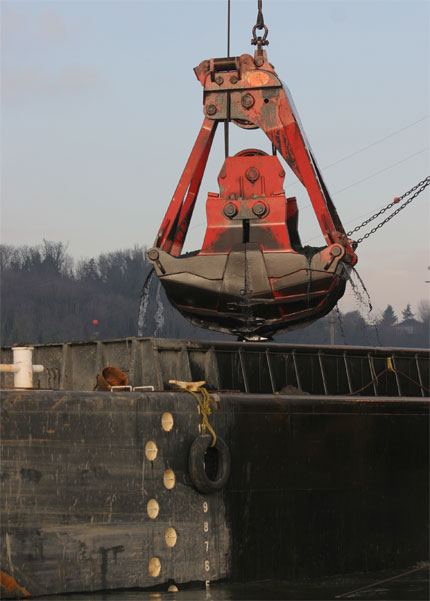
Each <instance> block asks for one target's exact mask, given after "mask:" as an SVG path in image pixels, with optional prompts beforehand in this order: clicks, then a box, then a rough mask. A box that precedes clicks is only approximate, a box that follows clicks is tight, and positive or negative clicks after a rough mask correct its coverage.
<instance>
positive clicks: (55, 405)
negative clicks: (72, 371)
mask: <svg viewBox="0 0 430 601" xmlns="http://www.w3.org/2000/svg"><path fill="white" fill-rule="evenodd" d="M65 400H67V396H66V395H65V396H62V397H61V398H60V399H58V401H57V402H56V403H55V404H54V405H52V411H53V410H54V409H57V407H59V406H60V405H61V404H62V403H64V401H65Z"/></svg>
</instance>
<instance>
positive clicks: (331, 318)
mask: <svg viewBox="0 0 430 601" xmlns="http://www.w3.org/2000/svg"><path fill="white" fill-rule="evenodd" d="M330 344H334V310H333V311H331V313H330Z"/></svg>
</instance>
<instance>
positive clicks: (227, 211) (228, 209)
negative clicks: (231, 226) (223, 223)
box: [223, 202, 237, 219]
mask: <svg viewBox="0 0 430 601" xmlns="http://www.w3.org/2000/svg"><path fill="white" fill-rule="evenodd" d="M223 213H224V215H225V216H226V217H228V218H229V219H231V218H232V217H234V216H235V215H236V213H237V209H236V207H235V205H234V204H233V203H232V202H229V203H228V205H225V207H224V209H223Z"/></svg>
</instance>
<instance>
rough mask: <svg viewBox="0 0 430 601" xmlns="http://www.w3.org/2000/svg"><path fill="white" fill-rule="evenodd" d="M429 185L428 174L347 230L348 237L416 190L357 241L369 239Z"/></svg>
mask: <svg viewBox="0 0 430 601" xmlns="http://www.w3.org/2000/svg"><path fill="white" fill-rule="evenodd" d="M429 185H430V176H427V177H426V178H425V179H423V180H422V181H420V182H419V183H418V184H417V185H416V186H414V187H413V188H411V189H410V190H408V191H407V192H405V193H404V194H402V195H401V196H399V197H398V198H396V199H395V200H393V201H392V202H390V203H389V204H387V206H386V207H384V208H383V209H381V210H380V211H378V212H377V213H375V214H374V215H372V217H369V219H366V220H365V221H363V223H361V224H360V225H357V227H355V228H354V229H353V230H351V231H350V232H347V234H346V235H347V236H348V237H350V236H352V235H353V234H355V232H358V230H361V228H362V227H364V226H366V225H367V224H368V223H370V222H371V221H373V220H374V219H376V218H377V217H379V216H380V215H382V214H383V213H385V211H388V210H389V209H391V208H392V207H393V206H394V205H395V204H398V203H399V202H400V201H401V200H403V199H404V198H406V197H407V196H409V194H412V192H415V194H413V195H412V196H411V197H410V198H408V199H407V200H406V202H405V203H404V204H402V205H401V206H400V207H399V208H398V209H396V210H395V211H394V212H393V213H391V215H389V216H388V217H386V218H385V219H384V220H383V221H381V223H378V225H377V226H376V227H374V228H372V229H371V230H370V232H367V233H366V234H364V236H362V237H361V238H359V239H358V240H356V241H355V243H356V244H360V242H363V240H367V238H369V236H371V235H372V234H374V233H375V232H377V231H378V230H379V229H381V227H382V226H384V225H385V224H386V223H388V222H389V221H390V220H391V219H392V218H393V217H395V216H396V215H397V214H398V213H400V211H402V210H403V209H404V208H405V207H407V206H408V204H409V203H410V202H412V201H413V200H414V199H415V198H416V197H417V196H418V195H419V194H421V192H423V191H424V190H425V189H426V188H427V186H429Z"/></svg>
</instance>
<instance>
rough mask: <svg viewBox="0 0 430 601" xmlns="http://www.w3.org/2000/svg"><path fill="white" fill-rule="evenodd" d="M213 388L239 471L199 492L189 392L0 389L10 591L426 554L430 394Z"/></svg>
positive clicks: (218, 422)
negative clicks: (191, 467) (192, 470)
mask: <svg viewBox="0 0 430 601" xmlns="http://www.w3.org/2000/svg"><path fill="white" fill-rule="evenodd" d="M213 398H214V400H215V401H217V403H218V406H219V409H218V410H213V413H212V415H211V416H210V421H211V423H212V425H213V426H214V428H215V431H216V432H217V434H218V435H219V436H222V437H223V439H224V440H225V442H226V443H227V445H228V446H229V448H230V452H231V462H232V463H231V475H230V479H229V481H228V483H227V485H226V487H225V488H224V489H223V490H221V491H219V492H215V493H213V494H204V495H203V494H200V493H198V492H197V491H196V490H195V489H194V487H193V486H192V482H191V480H190V476H189V473H188V468H187V458H188V451H189V448H190V445H191V443H192V442H193V440H194V439H195V437H196V436H197V435H198V433H199V424H201V415H200V414H199V412H198V410H197V403H196V401H195V399H194V398H193V397H192V396H191V395H188V394H186V393H174V392H153V393H138V392H130V393H120V392H118V393H108V392H79V391H76V392H70V391H69V392H66V391H11V390H10V391H3V392H2V462H1V469H2V474H1V485H2V495H1V499H2V507H1V512H2V523H1V528H2V541H3V542H2V552H1V570H2V582H3V585H4V586H3V591H2V592H3V596H4V598H14V597H15V596H16V595H18V596H25V595H26V593H29V594H31V595H43V594H54V593H64V592H72V591H95V590H101V589H114V588H131V587H152V586H155V585H165V587H166V589H167V585H168V584H169V583H172V582H175V583H181V582H188V581H205V580H217V579H220V578H230V579H233V580H236V581H237V580H252V579H265V578H278V579H300V578H306V577H315V576H325V575H329V574H336V573H347V572H355V571H366V570H376V569H383V568H404V567H408V566H410V565H413V564H415V563H416V562H418V561H423V560H426V559H427V555H428V544H427V543H428V538H427V523H428V442H429V441H428V425H429V422H428V413H429V402H428V399H424V398H418V397H416V398H406V397H403V398H394V397H391V398H387V397H380V398H375V397H373V398H372V397H362V398H358V397H356V398H342V397H339V396H337V397H333V396H322V395H319V396H318V395H303V394H302V395H289V396H288V395H273V394H244V393H239V394H231V393H230V394H225V393H224V394H217V393H215V394H213ZM166 413H170V415H171V416H172V418H173V426H172V428H171V429H170V430H166V429H164V428H163V425H162V424H163V421H162V418H163V415H165V414H166ZM149 441H152V442H154V443H155V444H156V447H157V453H156V457H155V458H154V457H153V454H152V455H149V458H148V456H147V455H148V454H147V453H146V452H145V450H146V449H147V443H148V442H149ZM151 458H152V459H151ZM166 470H171V471H172V472H173V474H174V480H173V482H174V484H173V486H172V487H171V488H167V487H166V482H167V483H168V486H170V484H171V482H172V478H171V475H170V480H166V478H165V476H166ZM151 499H155V500H156V501H157V504H158V507H159V511H158V514H157V515H156V516H154V515H153V514H152V517H150V515H149V513H150V510H149V507H148V503H149V501H151ZM168 528H173V529H174V530H175V533H176V536H177V540H176V544H175V545H174V546H173V547H171V546H169V545H168V544H167V538H166V531H167V529H168ZM169 540H170V539H169ZM153 558H157V559H158V560H159V568H160V569H159V573H156V572H157V570H155V571H154V569H153V568H154V563H152V564H151V560H152V559H153ZM155 565H157V564H155ZM151 566H152V567H151ZM154 574H155V575H154Z"/></svg>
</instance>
